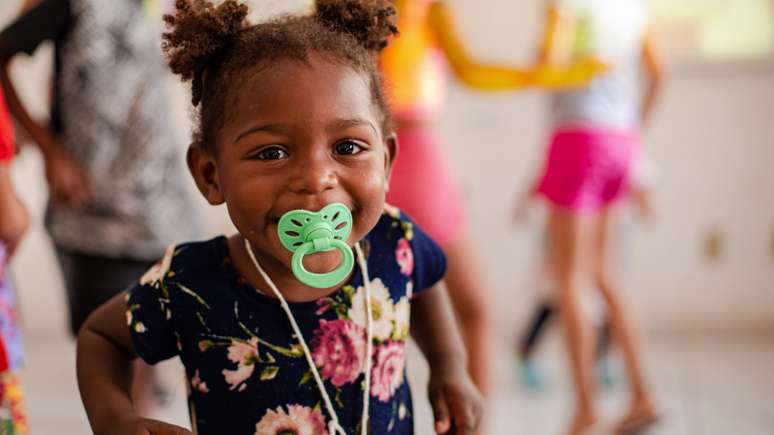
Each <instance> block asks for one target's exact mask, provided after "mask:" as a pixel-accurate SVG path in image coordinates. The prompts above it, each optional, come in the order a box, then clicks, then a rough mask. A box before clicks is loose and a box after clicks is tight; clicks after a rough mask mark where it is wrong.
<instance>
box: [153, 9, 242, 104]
mask: <svg viewBox="0 0 774 435" xmlns="http://www.w3.org/2000/svg"><path fill="white" fill-rule="evenodd" d="M175 9H176V12H175V14H174V15H165V16H164V21H165V22H166V24H167V26H168V27H169V29H170V31H169V32H167V33H164V35H163V39H164V42H163V43H162V48H163V50H164V53H165V55H166V57H167V61H168V62H169V66H170V68H171V69H172V72H174V73H175V74H179V75H180V76H181V77H182V78H183V81H187V80H193V83H192V102H193V105H194V106H196V105H197V104H199V101H201V96H202V80H203V75H204V73H205V71H206V70H207V69H208V68H209V67H211V66H214V65H216V64H217V63H219V62H220V60H221V59H222V57H223V53H224V51H225V50H227V49H228V47H229V46H230V45H231V43H232V41H233V40H234V37H235V36H236V35H237V34H238V33H239V32H240V31H241V30H243V29H244V28H245V27H246V26H247V21H246V17H247V14H248V9H247V6H245V5H243V4H240V3H238V2H237V1H235V0H226V1H224V2H223V3H221V4H219V5H218V6H215V5H213V4H212V2H210V1H207V0H177V1H176V2H175Z"/></svg>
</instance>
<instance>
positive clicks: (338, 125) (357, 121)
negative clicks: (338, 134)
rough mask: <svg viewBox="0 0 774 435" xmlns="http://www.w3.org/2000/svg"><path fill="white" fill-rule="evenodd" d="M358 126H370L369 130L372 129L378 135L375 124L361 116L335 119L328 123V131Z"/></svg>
mask: <svg viewBox="0 0 774 435" xmlns="http://www.w3.org/2000/svg"><path fill="white" fill-rule="evenodd" d="M360 126H367V127H370V128H371V130H373V131H374V134H376V135H377V136H379V131H378V130H377V129H376V126H375V125H374V124H373V123H372V122H371V121H369V120H367V119H363V118H351V119H337V120H335V121H333V122H331V123H330V124H329V125H328V131H332V132H335V131H339V130H346V129H347V128H350V127H360Z"/></svg>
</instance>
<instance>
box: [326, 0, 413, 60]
mask: <svg viewBox="0 0 774 435" xmlns="http://www.w3.org/2000/svg"><path fill="white" fill-rule="evenodd" d="M396 15H397V11H396V9H395V6H393V5H392V2H390V1H388V0H317V10H316V17H317V19H318V20H319V21H320V22H321V23H323V24H325V25H327V26H329V27H331V28H332V29H334V30H336V31H339V32H344V33H347V34H350V35H352V36H353V37H354V38H355V40H357V41H358V43H360V45H362V46H363V47H365V48H366V49H368V50H372V51H379V50H381V49H383V48H384V47H386V46H387V44H388V43H389V38H390V37H391V36H393V35H397V34H398V28H397V26H396V25H395V16H396Z"/></svg>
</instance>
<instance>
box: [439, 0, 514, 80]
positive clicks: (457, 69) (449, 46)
mask: <svg viewBox="0 0 774 435" xmlns="http://www.w3.org/2000/svg"><path fill="white" fill-rule="evenodd" d="M428 21H429V25H430V27H431V28H432V29H433V31H434V32H435V34H436V36H437V38H438V44H439V45H440V47H441V50H442V51H443V53H444V55H445V56H446V59H447V60H448V62H449V65H450V66H451V69H452V71H453V72H454V75H455V77H457V78H458V79H459V80H460V81H461V82H462V83H464V84H465V85H467V86H470V87H471V88H474V89H478V90H489V91H496V90H513V89H519V88H523V87H525V86H528V85H529V82H528V80H529V74H528V72H526V71H524V70H520V69H516V68H505V67H500V66H494V65H485V64H482V63H479V62H477V61H476V60H474V59H472V58H471V57H470V55H469V54H468V53H467V51H466V50H465V46H464V45H463V43H462V38H460V36H459V34H458V33H457V25H456V22H455V20H454V16H453V13H452V11H451V9H450V8H449V6H447V5H446V4H444V3H443V2H435V3H433V4H432V5H431V6H430V12H429V15H428Z"/></svg>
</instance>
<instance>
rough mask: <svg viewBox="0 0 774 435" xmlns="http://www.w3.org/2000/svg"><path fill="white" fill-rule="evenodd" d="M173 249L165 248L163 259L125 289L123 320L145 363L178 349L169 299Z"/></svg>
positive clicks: (173, 353) (151, 362)
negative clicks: (126, 290) (124, 317)
mask: <svg viewBox="0 0 774 435" xmlns="http://www.w3.org/2000/svg"><path fill="white" fill-rule="evenodd" d="M174 252H175V250H174V247H170V248H169V249H167V253H166V254H165V256H164V259H162V260H161V261H159V262H158V263H156V264H155V265H154V266H153V267H151V268H150V270H148V271H147V272H146V273H145V275H143V276H142V278H140V281H139V282H138V283H137V284H135V285H134V286H133V287H132V288H131V289H129V292H128V297H127V303H126V319H127V324H128V326H129V332H130V334H131V336H132V343H133V344H134V350H135V352H136V353H137V355H138V356H139V357H140V358H142V359H143V360H144V361H145V362H147V363H148V364H155V363H157V362H160V361H163V360H166V359H169V358H172V357H174V356H176V355H177V354H178V352H179V349H178V345H177V336H176V334H175V329H174V326H173V321H172V315H173V314H172V307H171V302H172V301H171V300H170V289H171V287H172V286H173V285H174V283H173V282H172V280H173V279H174V278H173V277H174V273H172V262H173V261H172V260H173V259H172V257H173V256H174Z"/></svg>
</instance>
